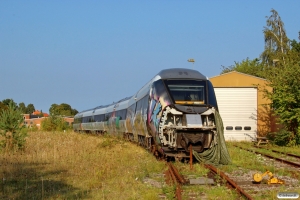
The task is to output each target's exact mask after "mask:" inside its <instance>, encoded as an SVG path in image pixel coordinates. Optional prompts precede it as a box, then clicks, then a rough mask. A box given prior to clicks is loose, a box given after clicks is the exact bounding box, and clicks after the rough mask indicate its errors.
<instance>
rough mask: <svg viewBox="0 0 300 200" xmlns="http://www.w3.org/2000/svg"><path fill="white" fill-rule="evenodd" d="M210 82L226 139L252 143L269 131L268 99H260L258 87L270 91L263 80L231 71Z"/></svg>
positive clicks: (260, 90)
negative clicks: (250, 141)
mask: <svg viewBox="0 0 300 200" xmlns="http://www.w3.org/2000/svg"><path fill="white" fill-rule="evenodd" d="M210 81H211V82H212V84H213V86H214V88H215V93H216V96H217V101H218V106H219V112H220V114H221V117H222V119H223V123H224V134H225V138H226V139H227V140H253V139H255V138H256V137H257V136H264V135H265V134H267V133H268V132H270V130H271V126H272V123H271V121H272V117H271V113H270V109H269V106H268V104H269V103H270V100H268V99H266V98H264V94H263V92H262V88H266V89H267V90H269V91H270V90H271V88H270V87H267V86H266V83H267V82H266V80H265V79H263V78H259V77H255V76H251V75H248V74H244V73H240V72H236V71H232V72H229V73H226V74H222V75H219V76H215V77H211V78H210Z"/></svg>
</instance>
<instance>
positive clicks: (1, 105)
mask: <svg viewBox="0 0 300 200" xmlns="http://www.w3.org/2000/svg"><path fill="white" fill-rule="evenodd" d="M6 109H8V106H7V105H5V104H4V103H2V102H1V101H0V113H1V111H2V110H6Z"/></svg>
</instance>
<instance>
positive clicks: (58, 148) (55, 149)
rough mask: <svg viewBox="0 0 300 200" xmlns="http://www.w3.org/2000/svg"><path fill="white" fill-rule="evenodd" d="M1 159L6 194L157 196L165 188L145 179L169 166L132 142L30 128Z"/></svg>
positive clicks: (4, 196)
mask: <svg viewBox="0 0 300 200" xmlns="http://www.w3.org/2000/svg"><path fill="white" fill-rule="evenodd" d="M0 163H1V166H0V173H1V174H0V176H1V180H3V181H2V185H1V188H0V191H1V192H0V199H120V198H121V199H156V198H157V196H158V194H159V193H160V192H161V189H159V188H155V187H149V186H147V185H146V184H144V183H143V182H142V181H141V179H142V178H143V177H145V176H147V175H148V174H149V173H160V172H162V171H163V169H164V168H165V165H164V163H160V162H157V161H156V160H155V158H154V156H152V155H151V154H149V153H148V152H147V151H146V150H144V149H142V148H137V147H136V146H135V145H132V144H130V143H128V142H125V141H122V140H118V139H117V138H112V137H108V136H104V137H99V136H95V137H93V136H91V135H85V134H77V133H73V132H68V133H62V132H59V133H57V132H55V133H51V132H33V133H30V134H29V138H27V147H26V149H25V151H24V152H18V153H15V154H1V157H0Z"/></svg>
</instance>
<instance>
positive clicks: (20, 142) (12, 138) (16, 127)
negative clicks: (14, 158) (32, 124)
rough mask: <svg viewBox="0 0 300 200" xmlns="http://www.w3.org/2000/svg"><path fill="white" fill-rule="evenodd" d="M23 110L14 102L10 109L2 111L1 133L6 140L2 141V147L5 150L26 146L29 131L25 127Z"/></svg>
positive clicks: (10, 104)
mask: <svg viewBox="0 0 300 200" xmlns="http://www.w3.org/2000/svg"><path fill="white" fill-rule="evenodd" d="M23 122H24V118H23V115H22V112H21V111H20V110H19V109H17V107H16V105H14V104H13V103H12V102H10V103H9V105H8V109H5V110H2V111H1V112H0V135H1V136H2V137H3V138H4V140H2V141H0V145H1V146H0V148H1V149H3V147H5V151H6V152H8V151H12V150H18V149H22V148H23V147H24V146H25V138H26V136H27V131H26V129H24V125H23Z"/></svg>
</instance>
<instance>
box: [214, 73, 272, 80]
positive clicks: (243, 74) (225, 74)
mask: <svg viewBox="0 0 300 200" xmlns="http://www.w3.org/2000/svg"><path fill="white" fill-rule="evenodd" d="M230 74H238V75H242V76H248V77H252V78H257V79H260V80H264V81H266V80H267V79H264V78H261V77H258V76H253V75H250V74H245V73H242V72H237V71H231V72H227V73H224V74H220V75H217V76H213V77H210V78H209V79H212V78H217V77H220V76H227V75H230Z"/></svg>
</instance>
